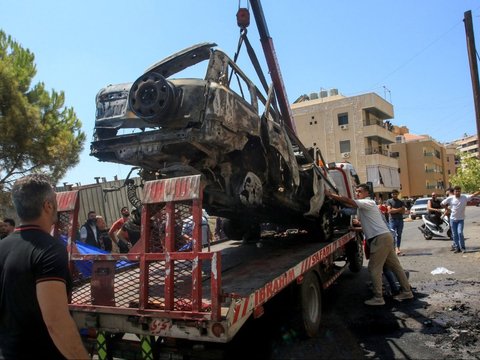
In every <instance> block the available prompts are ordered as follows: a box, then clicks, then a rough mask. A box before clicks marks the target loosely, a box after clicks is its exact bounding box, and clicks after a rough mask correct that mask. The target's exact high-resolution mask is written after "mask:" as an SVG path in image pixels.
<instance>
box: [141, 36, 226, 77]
mask: <svg viewBox="0 0 480 360" xmlns="http://www.w3.org/2000/svg"><path fill="white" fill-rule="evenodd" d="M215 46H217V44H215V43H211V42H205V43H201V44H197V45H193V46H190V47H189V48H186V49H183V50H181V51H179V52H176V53H175V54H173V55H171V56H169V57H167V58H165V59H163V60H160V61H158V62H156V63H155V64H153V65H152V66H150V67H149V68H148V69H147V70H145V74H147V73H151V72H156V73H159V74H161V75H162V76H164V77H166V78H168V77H170V76H171V75H173V74H175V73H177V72H179V71H182V70H183V69H186V68H187V67H189V66H192V65H195V64H198V63H199V62H201V61H204V60H207V59H208V58H209V57H210V52H211V51H212V48H213V47H215Z"/></svg>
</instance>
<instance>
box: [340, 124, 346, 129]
mask: <svg viewBox="0 0 480 360" xmlns="http://www.w3.org/2000/svg"><path fill="white" fill-rule="evenodd" d="M340 129H342V130H348V125H340Z"/></svg>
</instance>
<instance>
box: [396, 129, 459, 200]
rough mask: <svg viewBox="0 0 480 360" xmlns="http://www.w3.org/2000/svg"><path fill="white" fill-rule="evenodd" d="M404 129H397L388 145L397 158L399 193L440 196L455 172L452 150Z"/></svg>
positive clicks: (404, 194) (431, 139)
mask: <svg viewBox="0 0 480 360" xmlns="http://www.w3.org/2000/svg"><path fill="white" fill-rule="evenodd" d="M405 129H406V128H399V129H397V132H398V134H397V136H396V142H395V144H392V145H391V146H390V150H391V151H392V152H393V153H395V154H396V155H397V156H398V160H399V167H400V170H401V171H400V183H401V184H402V187H401V188H402V196H405V197H412V198H415V197H423V196H430V194H431V193H432V192H436V193H438V194H441V195H443V194H444V193H445V189H446V188H448V187H449V185H450V184H449V178H450V176H451V175H453V174H454V173H455V149H454V148H452V147H446V146H444V145H442V144H440V143H438V142H437V141H435V140H434V139H433V138H431V137H430V136H428V135H414V134H409V133H408V129H406V132H405Z"/></svg>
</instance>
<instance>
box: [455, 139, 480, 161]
mask: <svg viewBox="0 0 480 360" xmlns="http://www.w3.org/2000/svg"><path fill="white" fill-rule="evenodd" d="M448 145H450V146H453V147H455V149H456V150H457V152H459V153H468V154H470V155H471V156H476V157H478V154H479V152H478V138H477V135H467V134H465V136H464V137H463V138H460V139H457V140H453V141H451V142H449V143H448Z"/></svg>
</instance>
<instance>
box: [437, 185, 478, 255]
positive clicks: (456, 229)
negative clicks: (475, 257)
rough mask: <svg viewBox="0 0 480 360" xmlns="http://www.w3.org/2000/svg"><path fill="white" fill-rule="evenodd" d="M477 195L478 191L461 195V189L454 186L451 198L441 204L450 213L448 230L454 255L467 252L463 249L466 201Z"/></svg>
mask: <svg viewBox="0 0 480 360" xmlns="http://www.w3.org/2000/svg"><path fill="white" fill-rule="evenodd" d="M478 194H480V191H476V192H474V193H473V194H471V195H462V188H461V187H460V186H455V187H454V188H453V196H449V197H448V198H446V199H445V200H443V201H442V203H441V205H442V206H443V207H445V208H446V209H447V211H449V212H450V229H451V230H452V236H453V243H454V246H455V251H454V252H455V253H459V252H462V253H465V252H466V251H467V250H466V248H465V237H464V236H463V226H464V221H465V208H466V207H467V202H468V200H470V199H471V198H472V197H474V196H477V195H478Z"/></svg>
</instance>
